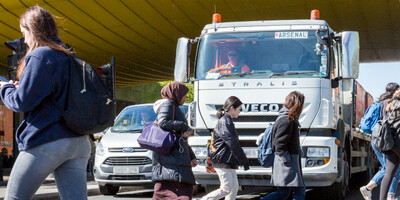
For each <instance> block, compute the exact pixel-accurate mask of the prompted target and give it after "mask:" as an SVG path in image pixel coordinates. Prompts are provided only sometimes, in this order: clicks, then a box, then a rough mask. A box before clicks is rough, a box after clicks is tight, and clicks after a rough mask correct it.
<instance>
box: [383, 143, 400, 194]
mask: <svg viewBox="0 0 400 200" xmlns="http://www.w3.org/2000/svg"><path fill="white" fill-rule="evenodd" d="M385 155H386V171H385V177H383V180H382V183H381V191H380V194H379V199H380V200H386V199H387V194H388V192H389V187H390V184H391V183H392V180H393V177H394V175H395V174H396V171H397V168H398V167H399V163H400V139H399V135H397V137H395V144H394V147H393V149H392V150H390V151H388V152H385Z"/></svg>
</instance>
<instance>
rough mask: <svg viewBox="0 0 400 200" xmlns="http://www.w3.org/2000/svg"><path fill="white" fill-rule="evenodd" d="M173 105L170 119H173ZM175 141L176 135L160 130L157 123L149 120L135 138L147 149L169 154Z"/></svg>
mask: <svg viewBox="0 0 400 200" xmlns="http://www.w3.org/2000/svg"><path fill="white" fill-rule="evenodd" d="M174 115H175V106H174V107H173V115H172V120H174ZM175 141H176V135H175V134H174V133H173V132H170V131H165V130H162V129H161V128H160V127H159V126H158V124H157V123H155V122H149V123H146V125H144V128H143V130H142V133H141V134H140V136H139V137H138V139H137V142H138V143H139V145H140V147H142V148H143V149H148V150H151V151H154V152H156V153H159V154H163V155H167V154H169V152H170V150H171V148H172V146H174V143H175Z"/></svg>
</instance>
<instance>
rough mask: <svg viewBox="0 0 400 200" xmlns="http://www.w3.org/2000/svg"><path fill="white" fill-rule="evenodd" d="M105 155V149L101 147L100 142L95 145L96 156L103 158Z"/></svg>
mask: <svg viewBox="0 0 400 200" xmlns="http://www.w3.org/2000/svg"><path fill="white" fill-rule="evenodd" d="M104 153H105V149H104V147H103V145H102V144H101V142H99V143H97V144H96V155H99V156H104Z"/></svg>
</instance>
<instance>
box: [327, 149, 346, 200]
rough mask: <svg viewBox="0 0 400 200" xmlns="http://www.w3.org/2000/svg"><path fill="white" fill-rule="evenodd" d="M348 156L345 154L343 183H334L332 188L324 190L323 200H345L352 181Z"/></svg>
mask: <svg viewBox="0 0 400 200" xmlns="http://www.w3.org/2000/svg"><path fill="white" fill-rule="evenodd" d="M347 157H348V154H347V153H344V154H343V168H344V169H343V170H344V172H343V178H342V181H340V182H339V183H338V182H334V183H333V184H332V185H331V186H328V187H325V188H323V189H322V194H323V195H324V198H323V199H326V200H344V197H345V196H346V193H347V191H348V189H349V181H350V165H349V162H348V159H347Z"/></svg>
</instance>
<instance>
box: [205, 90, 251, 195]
mask: <svg viewBox="0 0 400 200" xmlns="http://www.w3.org/2000/svg"><path fill="white" fill-rule="evenodd" d="M241 108H242V102H241V101H240V99H239V98H237V97H235V96H230V97H229V98H228V99H227V100H226V101H225V104H224V106H223V107H222V108H219V109H218V112H217V118H218V119H219V120H218V123H217V126H216V127H215V128H214V134H213V141H214V142H213V144H212V145H213V146H214V148H215V150H214V151H212V152H211V161H212V164H213V167H214V169H215V171H217V174H218V177H219V181H220V182H221V186H220V188H219V189H217V190H215V191H212V192H210V193H209V194H207V195H206V196H204V197H203V198H202V200H217V199H221V198H222V197H225V200H234V199H236V195H237V192H238V190H239V181H238V178H237V174H236V170H237V169H238V166H239V165H242V166H244V170H245V171H246V170H248V169H249V161H248V159H247V157H246V154H245V153H244V151H243V148H242V147H241V146H240V144H239V136H238V133H237V131H236V129H235V125H234V124H233V121H232V119H233V118H237V117H238V116H239V113H240V109H241Z"/></svg>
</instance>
